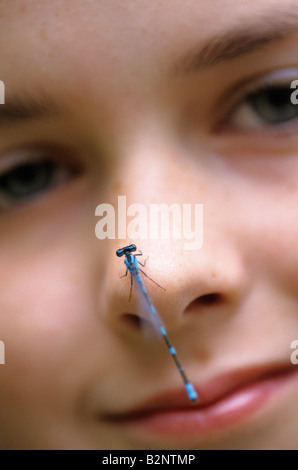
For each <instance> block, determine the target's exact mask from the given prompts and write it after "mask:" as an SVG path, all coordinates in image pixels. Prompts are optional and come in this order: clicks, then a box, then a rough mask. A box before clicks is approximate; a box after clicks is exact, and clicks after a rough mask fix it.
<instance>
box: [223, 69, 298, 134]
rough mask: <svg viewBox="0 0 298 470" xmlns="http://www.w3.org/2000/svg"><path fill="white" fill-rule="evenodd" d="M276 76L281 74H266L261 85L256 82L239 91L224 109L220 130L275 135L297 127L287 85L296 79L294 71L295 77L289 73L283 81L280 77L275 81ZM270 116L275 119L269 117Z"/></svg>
mask: <svg viewBox="0 0 298 470" xmlns="http://www.w3.org/2000/svg"><path fill="white" fill-rule="evenodd" d="M276 75H277V76H276ZM278 75H281V71H278V72H275V73H272V74H270V75H269V76H268V77H266V78H265V79H264V80H263V82H262V80H257V81H256V82H255V83H253V84H252V85H249V86H248V87H247V88H246V89H245V88H244V90H243V89H242V90H240V93H237V96H236V98H234V99H233V103H232V104H231V105H230V106H229V107H228V109H229V110H228V112H227V113H226V116H228V119H225V120H224V121H225V123H224V124H221V125H220V127H224V128H225V129H226V128H229V129H232V130H236V131H238V132H239V131H240V132H250V131H254V132H258V130H259V131H262V132H264V131H266V130H274V131H275V132H276V131H277V130H278V129H281V128H282V129H285V128H288V127H290V126H293V124H297V123H296V120H297V121H298V105H295V104H293V103H292V102H291V95H292V94H293V92H294V90H293V89H292V88H291V82H292V81H293V80H294V79H295V78H297V77H298V70H297V72H296V74H295V73H294V74H293V71H292V73H291V76H290V77H289V78H288V79H287V80H286V79H285V78H286V77H282V76H281V77H280V78H279V79H278ZM239 95H240V96H239ZM262 106H263V109H262ZM266 106H267V109H266ZM270 113H271V116H270ZM274 113H275V116H273V115H272V114H274ZM266 114H267V116H266ZM241 121H242V122H241Z"/></svg>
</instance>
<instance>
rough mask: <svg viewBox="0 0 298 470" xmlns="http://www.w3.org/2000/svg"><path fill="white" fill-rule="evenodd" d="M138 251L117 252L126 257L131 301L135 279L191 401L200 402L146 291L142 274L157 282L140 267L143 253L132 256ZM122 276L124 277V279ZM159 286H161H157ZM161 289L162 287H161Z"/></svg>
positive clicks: (133, 248) (131, 249) (133, 246)
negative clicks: (129, 277)
mask: <svg viewBox="0 0 298 470" xmlns="http://www.w3.org/2000/svg"><path fill="white" fill-rule="evenodd" d="M136 250H137V247H136V245H129V246H125V247H124V248H120V249H119V250H117V251H116V255H117V256H118V257H119V258H120V257H121V256H125V261H124V264H125V266H126V273H125V274H124V276H127V273H128V272H129V273H130V275H131V284H130V296H129V299H130V298H131V293H132V286H133V279H135V281H136V282H137V284H138V286H139V288H140V291H141V293H142V294H143V296H144V298H145V301H146V302H147V305H148V307H149V310H150V313H151V315H152V318H153V321H154V322H155V323H156V324H157V326H158V329H159V332H160V333H161V335H162V337H163V338H164V340H165V343H166V345H167V347H168V350H169V352H170V354H171V356H172V357H173V359H174V361H175V364H176V366H177V368H178V370H179V372H180V375H181V377H182V379H183V382H184V385H185V388H186V392H187V395H188V398H189V399H190V401H192V402H196V401H198V394H197V392H196V390H195V388H194V386H193V384H192V383H191V382H190V381H189V380H188V378H187V376H186V374H185V371H184V368H183V367H182V365H181V363H180V361H179V359H178V356H177V353H176V349H175V348H174V347H173V346H172V344H171V342H170V339H169V337H168V334H167V332H166V329H165V327H164V325H163V322H162V321H161V318H160V316H159V315H158V313H157V310H156V308H155V307H154V305H153V303H152V301H151V299H150V297H149V295H148V292H147V290H146V287H145V285H144V282H143V279H142V277H141V274H140V273H142V274H144V276H146V277H147V278H148V279H150V280H151V281H152V282H154V283H155V284H157V283H156V282H155V281H153V279H151V278H150V277H149V276H148V275H147V274H146V273H145V272H144V271H143V270H142V269H141V268H140V266H139V265H141V266H143V267H144V264H143V263H141V262H140V261H138V260H137V258H136V257H137V256H142V253H136V254H132V253H133V252H135V251H136ZM124 276H122V277H124ZM157 285H158V286H159V284H157ZM159 287H161V286H159Z"/></svg>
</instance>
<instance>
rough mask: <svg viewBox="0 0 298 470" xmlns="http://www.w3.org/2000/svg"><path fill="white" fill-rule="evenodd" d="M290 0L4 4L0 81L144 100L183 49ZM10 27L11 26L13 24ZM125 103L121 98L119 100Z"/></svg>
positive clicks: (21, 0) (31, 0)
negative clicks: (255, 0) (141, 98)
mask: <svg viewBox="0 0 298 470" xmlns="http://www.w3.org/2000/svg"><path fill="white" fill-rule="evenodd" d="M294 4H295V2H293V1H289V0H285V1H284V2H283V4H282V5H280V2H278V1H276V0H260V1H259V2H251V0H242V1H241V2H235V1H231V0H185V1H183V2H182V1H181V0H152V1H150V2H148V1H147V0H126V1H125V2H123V1H122V0H72V1H70V0H51V2H48V1H47V0H14V1H13V2H12V1H10V0H2V1H1V5H2V11H1V16H0V63H1V77H0V79H1V80H3V81H4V82H5V85H6V89H7V91H8V93H9V90H10V89H11V90H12V92H15V90H16V89H18V90H24V91H31V90H32V89H40V88H44V91H48V90H52V92H53V93H55V92H57V93H58V92H59V93H60V94H61V93H62V94H63V93H66V95H69V96H70V95H77V94H78V93H77V92H78V90H81V91H82V94H85V96H87V95H88V94H89V95H90V97H92V96H96V95H97V94H98V91H99V90H100V89H102V90H105V91H106V94H108V93H109V92H110V94H111V95H112V94H113V95H114V96H115V97H116V96H117V92H118V90H119V89H120V88H121V90H122V91H121V93H122V95H123V90H125V93H126V96H127V97H129V96H130V94H131V95H132V94H134V95H136V94H137V93H138V92H139V93H141V94H142V96H143V95H144V91H145V92H147V90H148V89H149V88H150V87H151V86H152V84H153V83H154V80H155V76H156V77H157V81H158V80H159V79H160V76H161V73H162V72H164V70H166V68H168V67H170V66H171V65H172V64H174V63H175V60H176V59H177V58H178V57H179V56H180V55H182V54H183V53H184V51H186V50H188V49H189V48H191V47H193V46H194V45H198V44H200V43H202V44H203V43H204V41H205V39H207V38H208V37H210V36H212V35H216V34H220V33H221V32H223V31H225V30H230V31H232V30H233V28H239V25H241V24H245V23H246V22H248V23H250V24H257V23H258V22H259V23H260V26H262V24H263V23H264V22H266V19H268V15H271V18H273V19H274V17H276V18H277V19H278V17H279V16H280V15H279V10H280V9H282V10H283V13H284V14H285V15H286V14H288V15H289V16H290V15H291V14H292V12H293V10H296V11H297V6H294ZM12 25H13V27H12ZM121 99H123V96H122V98H121Z"/></svg>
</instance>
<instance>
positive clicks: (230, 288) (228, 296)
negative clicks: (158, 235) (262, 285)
mask: <svg viewBox="0 0 298 470" xmlns="http://www.w3.org/2000/svg"><path fill="white" fill-rule="evenodd" d="M130 246H134V245H130ZM143 246H144V248H143ZM146 246H147V244H145V243H143V244H142V250H145V249H146ZM147 248H148V251H147V250H146V253H145V252H144V253H142V254H143V255H144V256H139V257H138V258H137V262H138V263H139V264H138V268H136V269H132V270H130V269H127V264H126V265H124V264H122V263H121V262H120V260H123V261H124V259H123V258H124V257H123V258H120V260H117V261H118V262H120V263H119V264H118V268H117V272H118V279H117V280H116V281H115V284H116V285H117V288H116V289H115V290H114V294H113V299H114V306H115V307H116V309H115V308H114V313H113V315H112V316H113V319H114V320H113V321H115V320H116V319H117V322H118V321H119V319H121V322H123V323H125V324H126V325H128V324H129V325H130V326H131V327H132V328H134V329H135V328H139V327H140V325H141V323H144V322H145V323H146V322H147V323H148V324H149V326H152V325H153V326H154V325H155V327H156V321H155V319H154V318H153V317H152V315H151V314H150V312H148V311H149V310H150V309H148V308H147V309H146V306H145V305H144V301H140V300H139V299H140V298H142V297H144V290H146V292H145V297H146V296H147V294H148V296H149V299H150V301H151V302H152V303H153V305H154V306H155V308H156V310H157V312H158V315H159V316H160V318H161V321H162V323H164V324H165V325H166V327H167V329H168V330H169V331H178V330H179V329H182V330H185V329H187V328H190V327H192V325H194V324H196V326H197V327H198V328H200V329H203V330H204V331H207V330H209V328H208V324H209V322H210V318H212V322H214V319H215V318H216V317H218V318H221V319H223V318H227V317H229V316H230V315H231V313H232V312H235V311H236V310H237V308H238V307H239V304H240V303H241V302H242V301H243V298H244V296H245V292H246V291H247V289H248V284H249V283H248V280H247V279H246V277H245V269H244V264H243V260H241V258H240V257H239V254H238V252H237V250H236V248H233V246H232V245H231V243H230V244H229V243H228V242H227V241H225V240H218V241H217V243H215V242H213V243H212V244H211V243H210V244H208V243H205V245H204V247H203V248H202V249H201V250H200V251H194V252H192V251H188V252H183V254H182V253H181V251H182V250H179V249H177V246H176V245H175V244H172V245H171V244H169V245H168V246H167V245H166V244H165V243H164V244H163V245H161V246H155V247H152V245H151V244H150V245H148V246H147ZM150 248H151V251H150ZM123 250H124V248H122V249H121V252H123ZM118 251H119V250H118ZM135 254H136V255H137V256H138V255H140V254H141V253H139V252H138V253H135ZM145 255H146V256H145ZM147 255H148V257H147ZM128 256H131V253H130V254H129V255H128ZM147 258H148V262H147V263H146V260H147ZM144 261H145V262H144ZM120 273H122V274H120ZM120 277H122V279H120ZM123 278H126V279H125V280H124V279H123ZM145 300H146V301H147V304H148V299H145ZM146 310H147V311H146ZM150 324H151V325H150Z"/></svg>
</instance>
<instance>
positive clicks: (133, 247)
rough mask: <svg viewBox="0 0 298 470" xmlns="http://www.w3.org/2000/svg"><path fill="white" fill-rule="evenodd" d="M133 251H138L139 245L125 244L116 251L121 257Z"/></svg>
mask: <svg viewBox="0 0 298 470" xmlns="http://www.w3.org/2000/svg"><path fill="white" fill-rule="evenodd" d="M133 251H137V247H136V245H134V244H132V245H128V246H125V247H124V248H119V250H117V251H116V255H117V256H118V257H119V258H120V257H121V256H123V255H124V256H126V255H127V254H129V253H132V252H133Z"/></svg>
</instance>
